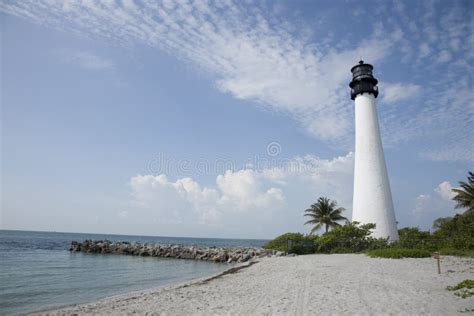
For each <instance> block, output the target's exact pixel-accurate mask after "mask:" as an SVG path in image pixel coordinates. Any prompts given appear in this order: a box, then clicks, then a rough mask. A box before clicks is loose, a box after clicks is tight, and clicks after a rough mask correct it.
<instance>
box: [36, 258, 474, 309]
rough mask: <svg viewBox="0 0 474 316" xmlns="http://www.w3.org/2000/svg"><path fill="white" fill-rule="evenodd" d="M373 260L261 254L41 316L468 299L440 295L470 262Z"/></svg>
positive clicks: (451, 303)
mask: <svg viewBox="0 0 474 316" xmlns="http://www.w3.org/2000/svg"><path fill="white" fill-rule="evenodd" d="M442 269H443V273H442V274H440V275H438V274H437V273H436V269H435V262H434V260H433V259H432V258H423V259H374V258H369V257H367V256H365V255H362V254H350V255H348V254H341V255H338V254H332V255H304V256H297V257H265V258H261V259H256V260H252V261H248V262H246V263H242V264H239V265H238V266H233V267H230V268H229V269H227V270H225V271H223V272H220V273H217V274H214V275H211V276H208V277H203V278H197V279H193V280H190V281H186V282H182V283H178V284H174V285H168V286H164V287H158V288H152V289H149V290H142V291H135V292H131V293H128V294H122V295H116V296H111V297H107V298H104V299H101V300H98V301H95V302H91V303H86V304H75V305H69V306H64V307H61V308H55V309H48V310H42V311H36V312H33V313H31V314H32V315H43V314H60V315H72V314H89V313H94V314H107V313H108V314H129V313H138V314H145V313H164V314H171V315H178V314H186V313H188V314H189V313H191V314H196V313H198V314H229V313H236V314H288V313H289V314H297V315H303V314H314V313H326V314H327V313H333V314H334V313H335V314H353V313H362V314H378V313H394V314H407V313H408V314H452V313H457V312H460V311H466V310H468V311H471V312H472V311H474V298H472V297H471V298H466V299H462V298H459V297H457V296H455V295H453V293H452V292H449V291H447V290H446V286H448V285H454V284H457V283H458V282H460V281H462V280H464V279H472V278H473V276H474V260H473V259H471V258H459V257H443V258H442Z"/></svg>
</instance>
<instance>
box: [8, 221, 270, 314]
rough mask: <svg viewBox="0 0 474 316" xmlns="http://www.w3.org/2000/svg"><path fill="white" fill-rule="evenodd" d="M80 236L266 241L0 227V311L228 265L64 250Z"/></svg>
mask: <svg viewBox="0 0 474 316" xmlns="http://www.w3.org/2000/svg"><path fill="white" fill-rule="evenodd" d="M85 239H96V240H101V239H108V240H111V241H118V240H121V241H129V242H141V243H143V242H149V243H163V244H183V245H198V246H218V247H260V246H262V245H263V244H264V243H265V242H266V240H251V239H212V238H182V237H144V236H125V235H100V234H77V233H57V232H32V231H8V230H0V314H2V315H11V314H22V313H28V312H32V311H38V310H43V309H48V308H54V307H60V306H64V305H69V304H76V303H86V302H92V301H95V300H98V299H100V298H104V297H107V296H112V295H117V294H124V293H128V292H131V291H139V290H144V289H150V288H155V287H160V286H163V285H170V284H174V283H179V282H183V281H187V280H190V279H194V278H199V277H204V276H208V275H212V274H215V273H218V272H221V271H223V270H225V269H227V268H228V265H227V264H223V263H211V262H203V261H196V260H180V259H169V258H156V257H137V256H125V255H110V254H109V255H107V254H103V255H102V254H84V253H80V252H79V253H71V252H69V250H68V249H69V245H70V243H71V241H73V240H77V241H82V240H85Z"/></svg>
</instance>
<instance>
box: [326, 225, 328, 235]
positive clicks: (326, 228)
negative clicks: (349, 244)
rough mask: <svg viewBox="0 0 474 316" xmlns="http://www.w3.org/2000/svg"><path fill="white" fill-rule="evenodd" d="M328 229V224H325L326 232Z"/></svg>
mask: <svg viewBox="0 0 474 316" xmlns="http://www.w3.org/2000/svg"><path fill="white" fill-rule="evenodd" d="M328 230H329V225H328V224H326V233H327V232H328Z"/></svg>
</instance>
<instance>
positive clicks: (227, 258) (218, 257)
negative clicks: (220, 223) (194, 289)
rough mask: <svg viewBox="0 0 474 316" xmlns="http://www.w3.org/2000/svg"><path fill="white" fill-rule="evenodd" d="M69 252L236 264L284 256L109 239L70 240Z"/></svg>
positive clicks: (250, 250) (266, 251)
mask: <svg viewBox="0 0 474 316" xmlns="http://www.w3.org/2000/svg"><path fill="white" fill-rule="evenodd" d="M69 250H70V251H72V252H79V251H80V252H85V253H110V254H124V255H132V256H143V257H163V258H176V259H194V260H204V261H211V262H227V263H232V262H235V263H239V262H246V261H249V260H250V259H252V258H255V257H264V256H273V255H275V256H283V255H284V253H282V252H279V251H278V252H277V251H274V250H269V249H262V248H224V247H197V246H183V245H166V244H150V243H144V244H141V243H129V242H126V241H117V242H112V241H109V240H85V241H83V242H82V243H81V242H77V241H73V242H71V247H70V248H69Z"/></svg>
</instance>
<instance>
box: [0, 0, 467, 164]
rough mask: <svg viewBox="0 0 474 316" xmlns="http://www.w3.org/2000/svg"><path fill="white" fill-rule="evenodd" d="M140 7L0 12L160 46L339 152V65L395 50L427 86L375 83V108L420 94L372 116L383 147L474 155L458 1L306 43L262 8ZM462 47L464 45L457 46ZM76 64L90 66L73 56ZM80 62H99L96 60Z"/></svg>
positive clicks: (344, 133)
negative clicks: (352, 37) (368, 30)
mask: <svg viewBox="0 0 474 316" xmlns="http://www.w3.org/2000/svg"><path fill="white" fill-rule="evenodd" d="M137 3H138V2H137ZM137 3H135V2H134V1H124V2H115V1H103V2H100V1H83V2H77V1H59V0H56V1H55V0H51V1H49V2H48V3H47V4H45V3H44V2H39V1H27V0H25V1H18V2H8V3H6V2H0V10H2V11H4V12H6V13H9V14H13V15H16V16H20V17H23V18H26V19H28V20H30V21H33V22H35V23H38V24H41V25H46V26H49V27H52V28H56V29H60V30H66V31H72V32H75V33H79V34H82V35H85V36H89V37H93V38H99V39H101V40H103V39H105V40H107V41H109V42H112V43H116V44H120V45H124V46H128V47H133V46H136V45H148V46H151V47H155V48H158V49H161V50H164V51H166V52H168V53H169V54H170V55H172V56H176V58H178V59H180V60H181V61H183V62H184V63H187V64H191V65H193V66H194V67H196V68H198V69H200V70H201V71H203V72H205V73H207V74H209V76H210V77H211V78H212V80H214V82H215V85H216V87H217V89H219V90H220V91H223V92H225V93H229V94H231V95H232V96H234V97H236V98H240V99H245V100H250V101H254V102H256V103H258V104H260V105H261V106H263V107H265V108H268V109H271V110H272V111H277V112H281V113H285V114H287V115H289V116H290V117H292V118H293V119H295V120H297V121H298V122H299V123H300V124H301V125H302V126H303V127H304V129H305V130H306V131H307V132H308V133H309V134H310V135H313V136H315V137H317V138H318V139H321V140H324V141H326V142H328V143H330V144H333V145H336V146H339V147H342V148H351V147H352V143H353V137H352V133H353V107H352V102H351V101H350V100H349V98H348V88H347V81H348V80H349V78H350V74H349V73H348V69H350V67H351V66H352V65H353V64H354V62H355V61H356V60H357V59H358V58H359V56H363V57H364V59H366V60H367V61H370V62H371V63H374V64H376V65H377V64H381V63H382V62H383V61H386V60H387V59H388V58H387V57H388V56H390V55H395V54H396V55H395V56H396V57H399V59H397V63H398V60H401V62H402V63H405V65H404V66H407V65H409V67H410V68H407V69H404V71H405V70H408V72H407V76H406V78H412V77H415V78H416V76H422V77H423V80H427V81H428V83H427V84H423V89H421V88H420V86H418V85H416V84H412V83H410V82H405V83H403V84H402V83H396V82H393V83H391V84H386V86H385V87H383V86H381V89H380V91H381V100H382V101H383V102H387V103H395V102H399V101H406V100H408V99H409V98H411V97H413V96H415V95H420V96H421V98H418V100H419V102H417V103H416V104H413V106H411V107H407V110H404V111H399V112H397V113H394V112H391V111H392V110H391V109H390V107H381V108H380V115H381V119H380V122H381V128H382V131H383V137H384V143H388V144H390V143H391V144H397V143H400V142H404V143H408V142H410V141H415V140H417V141H419V142H420V143H422V145H420V146H417V148H419V151H420V152H422V154H421V156H422V157H424V158H427V159H440V160H473V159H474V157H473V156H472V155H469V154H470V153H469V151H467V152H466V148H468V147H472V146H470V144H471V143H472V141H473V139H472V136H470V137H469V136H466V133H465V131H466V130H469V128H470V126H471V125H472V122H473V119H472V117H473V116H472V109H473V107H472V106H469V105H472V104H473V102H474V101H473V92H472V85H471V84H470V82H471V81H472V80H470V76H469V74H470V73H472V72H473V66H472V57H473V56H474V55H473V50H472V49H471V47H472V45H471V44H472V43H473V40H474V36H472V34H471V33H472V32H471V31H470V30H471V29H472V28H471V25H470V24H469V21H470V19H468V18H466V12H468V11H469V10H466V8H465V7H463V4H461V3H454V4H453V5H450V6H449V8H445V7H443V8H441V10H440V8H439V6H441V5H442V3H431V2H423V3H421V4H419V5H417V6H410V7H409V9H410V10H408V7H407V6H404V5H403V4H400V3H398V4H396V6H395V7H396V10H388V8H387V9H383V8H384V7H385V5H384V4H382V3H379V4H378V5H377V9H376V10H375V11H374V12H375V13H376V14H379V16H377V19H378V21H379V22H377V23H375V24H374V28H373V29H374V32H373V34H369V35H364V37H365V38H366V40H362V41H359V40H358V39H356V41H346V39H344V38H343V39H341V38H338V37H336V36H334V34H332V35H328V36H327V37H325V38H324V37H323V38H316V39H315V38H314V37H313V36H312V35H314V33H313V31H312V29H313V28H314V26H313V25H305V24H304V23H299V24H298V26H297V27H296V26H295V25H292V24H291V23H289V21H287V20H285V19H282V18H280V17H281V15H274V14H273V13H272V12H273V10H268V8H266V7H264V6H265V5H264V4H258V5H257V4H252V5H246V4H245V3H244V2H237V1H226V2H220V1H218V2H215V3H208V2H205V1H197V2H195V3H193V4H192V5H191V4H190V3H188V2H186V1H172V2H168V1H165V2H163V3H157V2H155V1H143V2H140V5H138V4H137ZM277 11H278V10H277ZM387 12H390V13H389V14H388V13H387ZM414 30H415V31H414ZM463 42H466V45H460V43H463ZM348 43H357V44H348ZM416 52H419V54H417V53H416ZM89 57H90V56H89ZM462 58H464V59H462ZM82 59H86V60H87V59H88V58H85V57H84V56H82V57H80V58H78V60H82ZM89 59H91V58H89ZM92 60H93V58H92ZM84 64H85V65H89V67H103V66H104V65H107V63H105V64H104V63H102V62H100V61H97V60H96V61H91V60H89V61H88V62H84ZM94 65H95V66H94ZM407 67H408V66H407ZM440 67H449V68H448V69H444V68H440ZM440 73H442V74H443V76H439V74H440ZM460 101H462V102H460ZM461 103H462V104H463V106H462V108H463V109H464V110H461V109H460V106H459V104H461ZM453 143H457V144H458V145H456V146H457V147H456V148H453V147H454V146H453V145H452V144H453ZM448 147H449V150H448Z"/></svg>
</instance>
